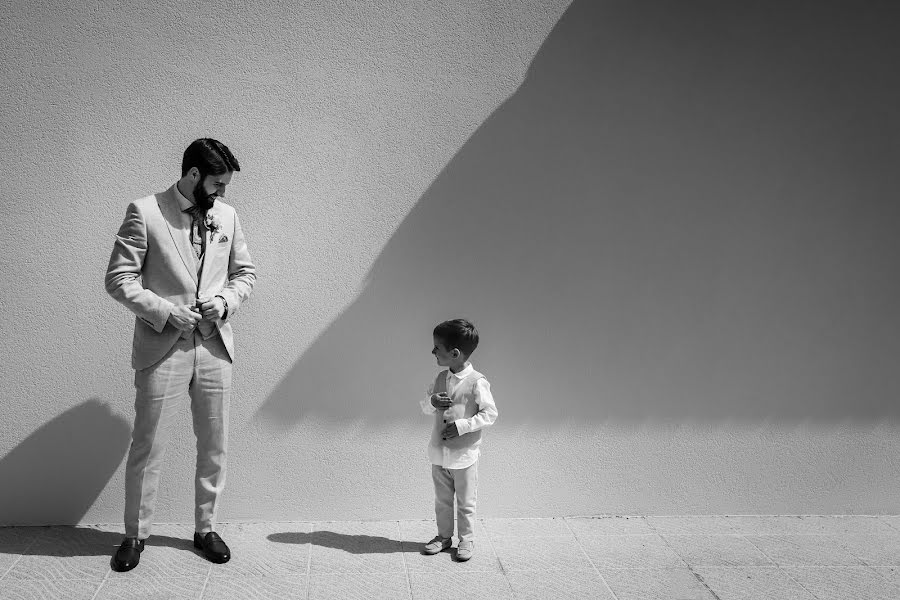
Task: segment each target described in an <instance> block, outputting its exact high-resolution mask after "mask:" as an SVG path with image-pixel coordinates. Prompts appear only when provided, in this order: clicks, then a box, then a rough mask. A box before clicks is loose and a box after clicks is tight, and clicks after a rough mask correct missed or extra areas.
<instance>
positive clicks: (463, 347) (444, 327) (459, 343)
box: [433, 319, 478, 356]
mask: <svg viewBox="0 0 900 600" xmlns="http://www.w3.org/2000/svg"><path fill="white" fill-rule="evenodd" d="M433 335H434V337H436V338H438V339H439V340H441V342H443V343H444V346H445V347H446V348H447V350H452V349H453V348H459V351H460V352H462V353H463V354H465V355H466V356H469V355H470V354H472V353H473V352H475V348H477V347H478V331H477V330H476V329H475V326H474V325H472V324H471V323H470V322H469V321H466V320H465V319H453V320H452V321H444V322H443V323H440V324H438V326H437V327H435V328H434V332H433Z"/></svg>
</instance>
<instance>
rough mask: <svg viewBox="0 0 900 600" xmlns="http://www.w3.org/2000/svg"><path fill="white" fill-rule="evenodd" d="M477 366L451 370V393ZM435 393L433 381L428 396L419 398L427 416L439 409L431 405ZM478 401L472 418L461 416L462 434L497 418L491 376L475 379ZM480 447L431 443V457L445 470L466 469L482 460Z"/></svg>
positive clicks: (449, 377) (448, 380)
mask: <svg viewBox="0 0 900 600" xmlns="http://www.w3.org/2000/svg"><path fill="white" fill-rule="evenodd" d="M474 370H475V369H474V367H472V365H471V364H468V365H466V366H465V367H464V368H463V369H462V370H461V371H460V372H459V373H453V372H452V371H450V370H449V369H448V370H447V393H452V392H453V390H454V389H456V386H457V385H459V382H461V381H462V380H463V379H465V378H466V377H467V376H468V375H469V374H470V373H472V371H474ZM432 394H434V382H433V381H432V382H431V383H430V384H428V386H427V387H426V389H425V398H424V399H423V400H421V401H419V405H420V406H421V407H422V412H424V413H425V414H426V415H433V414H434V413H435V411H436V410H437V409H436V408H435V407H433V406H432V405H431V395H432ZM475 403H476V404H477V405H478V412H477V413H475V414H474V415H473V416H471V417H469V418H468V419H457V420H456V421H454V423H456V429H457V431H459V435H465V434H467V433H471V432H473V431H478V430H479V429H483V428H485V427H487V426H488V425H492V424H493V423H494V421H496V420H497V414H498V412H497V405H496V404H494V396H493V394H491V384H490V383H489V382H488V380H487V379H485V378H484V377H481V378H479V379H478V381H476V382H475ZM479 454H480V449H479V448H478V447H477V446H476V447H474V448H460V449H458V450H451V449H449V448H446V447H437V446H433V445H431V444H428V458H429V459H430V460H431V463H432V464H435V465H439V466H441V467H443V468H445V469H465V468H467V467H470V466H472V465H473V464H475V461H477V460H478V455H479Z"/></svg>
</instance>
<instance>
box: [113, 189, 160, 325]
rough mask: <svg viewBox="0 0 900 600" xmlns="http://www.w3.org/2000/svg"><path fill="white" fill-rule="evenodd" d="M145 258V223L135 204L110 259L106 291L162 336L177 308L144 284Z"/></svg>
mask: <svg viewBox="0 0 900 600" xmlns="http://www.w3.org/2000/svg"><path fill="white" fill-rule="evenodd" d="M146 255H147V225H146V221H145V220H144V216H143V215H142V214H141V211H140V209H139V208H138V206H137V204H136V203H134V202H132V203H131V204H129V205H128V210H127V211H126V213H125V220H124V221H122V226H121V227H120V228H119V233H118V234H116V241H115V243H114V244H113V250H112V254H111V255H110V257H109V266H108V267H107V268H106V291H107V293H109V295H110V296H112V297H113V298H115V299H116V300H117V301H119V302H120V303H122V304H124V305H125V307H126V308H128V310H130V311H131V312H133V313H134V314H135V315H136V316H137V317H138V318H139V319H141V320H142V321H144V322H145V323H147V324H148V325H150V326H151V327H152V328H153V329H154V331H156V332H157V333H161V332H162V330H163V329H164V328H165V326H166V321H168V319H169V315H170V314H171V313H172V309H173V308H174V307H175V305H174V304H172V303H171V302H169V301H168V300H166V299H165V298H161V297H160V296H158V295H157V294H155V293H153V292H152V291H150V290H148V289H146V288H145V287H144V286H143V285H142V284H141V282H140V277H141V269H142V268H143V266H144V257H145V256H146Z"/></svg>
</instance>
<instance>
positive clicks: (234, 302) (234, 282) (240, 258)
mask: <svg viewBox="0 0 900 600" xmlns="http://www.w3.org/2000/svg"><path fill="white" fill-rule="evenodd" d="M255 282H256V267H255V266H254V265H253V261H252V260H251V259H250V252H249V250H247V240H246V239H244V231H243V230H242V229H241V222H240V221H239V220H238V217H237V214H235V215H234V236H233V238H232V242H231V256H230V257H229V258H228V283H227V284H225V287H224V288H222V290H221V291H220V292H218V294H220V295H221V296H222V297H223V298H225V301H226V302H227V303H228V314H227V315H225V319H226V320H228V319H231V317H233V316H234V314H235V313H236V312H237V311H238V309H239V308H240V306H241V303H242V302H243V301H244V300H246V299H247V298H249V297H250V292H252V291H253V284H254V283H255Z"/></svg>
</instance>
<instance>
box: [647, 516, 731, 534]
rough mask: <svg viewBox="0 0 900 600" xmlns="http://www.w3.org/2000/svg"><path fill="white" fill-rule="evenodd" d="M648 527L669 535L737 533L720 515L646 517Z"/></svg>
mask: <svg viewBox="0 0 900 600" xmlns="http://www.w3.org/2000/svg"><path fill="white" fill-rule="evenodd" d="M647 523H648V524H649V525H650V528H651V529H652V530H653V531H654V532H656V533H659V534H663V535H665V534H669V535H721V534H731V533H737V532H736V531H735V530H734V529H733V528H732V527H731V525H730V524H729V523H728V519H726V518H725V517H721V516H684V517H678V516H675V517H647Z"/></svg>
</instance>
